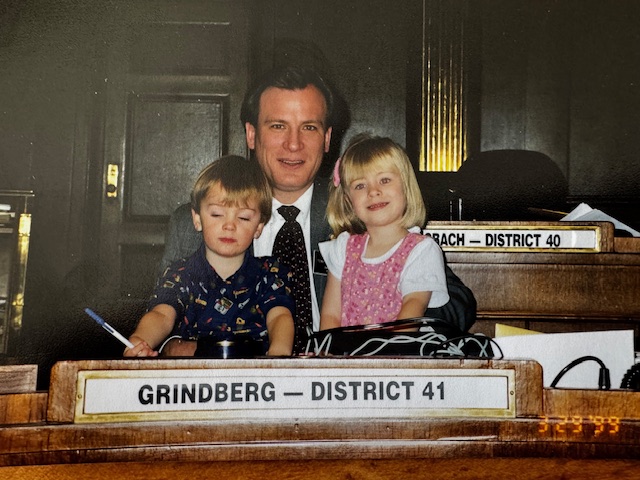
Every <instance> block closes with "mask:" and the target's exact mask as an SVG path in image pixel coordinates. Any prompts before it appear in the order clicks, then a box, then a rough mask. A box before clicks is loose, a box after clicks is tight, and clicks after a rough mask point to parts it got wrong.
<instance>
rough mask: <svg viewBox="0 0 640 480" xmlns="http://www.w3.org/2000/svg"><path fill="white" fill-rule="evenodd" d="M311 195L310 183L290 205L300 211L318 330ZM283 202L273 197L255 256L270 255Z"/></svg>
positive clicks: (314, 327) (314, 328)
mask: <svg viewBox="0 0 640 480" xmlns="http://www.w3.org/2000/svg"><path fill="white" fill-rule="evenodd" d="M312 196H313V185H311V186H310V187H309V188H308V189H307V191H306V192H304V193H303V194H302V195H301V196H300V198H298V200H296V201H295V202H294V203H292V204H291V205H293V206H295V207H297V208H298V209H300V213H299V214H298V216H297V217H296V221H297V222H298V223H299V224H300V226H301V227H302V233H303V235H304V243H305V248H306V249H307V262H308V265H309V279H310V286H311V315H312V317H313V330H314V331H318V330H319V328H320V307H319V305H318V299H317V298H316V289H315V288H314V283H313V273H312V263H311V219H310V218H311V197H312ZM282 205H283V203H281V202H279V201H278V200H276V199H275V198H274V199H273V205H272V207H271V218H270V219H269V221H268V222H267V224H266V225H265V226H264V229H263V230H262V235H260V238H257V239H256V240H254V241H253V253H254V255H255V256H256V257H264V256H267V255H272V252H273V243H274V242H275V240H276V235H277V234H278V232H279V231H280V228H281V227H282V225H284V218H283V216H282V215H280V213H278V208H280V207H281V206H282Z"/></svg>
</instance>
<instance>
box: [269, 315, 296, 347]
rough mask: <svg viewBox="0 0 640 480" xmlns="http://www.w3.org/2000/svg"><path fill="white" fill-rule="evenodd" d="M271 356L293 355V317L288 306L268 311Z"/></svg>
mask: <svg viewBox="0 0 640 480" xmlns="http://www.w3.org/2000/svg"><path fill="white" fill-rule="evenodd" d="M267 332H269V351H268V352H267V355H270V356H291V352H292V351H293V317H292V316H291V311H290V310H289V309H288V308H286V307H273V308H272V309H271V310H269V312H268V313H267Z"/></svg>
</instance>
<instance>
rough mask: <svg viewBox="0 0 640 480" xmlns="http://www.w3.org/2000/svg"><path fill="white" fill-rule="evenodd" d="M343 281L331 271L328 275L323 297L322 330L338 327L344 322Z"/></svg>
mask: <svg viewBox="0 0 640 480" xmlns="http://www.w3.org/2000/svg"><path fill="white" fill-rule="evenodd" d="M340 285H341V282H340V280H338V279H337V278H336V277H334V276H333V275H332V274H331V273H329V274H328V277H327V286H326V287H325V289H324V297H323V299H322V311H321V312H320V330H327V329H330V328H338V327H340V326H341V324H342V320H341V318H342V300H341V296H340Z"/></svg>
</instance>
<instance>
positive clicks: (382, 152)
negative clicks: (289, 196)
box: [327, 134, 427, 236]
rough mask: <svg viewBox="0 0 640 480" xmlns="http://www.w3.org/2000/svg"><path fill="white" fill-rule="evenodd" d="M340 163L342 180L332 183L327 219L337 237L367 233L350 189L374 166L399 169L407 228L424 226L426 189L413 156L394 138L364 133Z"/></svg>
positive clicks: (338, 173) (352, 144)
mask: <svg viewBox="0 0 640 480" xmlns="http://www.w3.org/2000/svg"><path fill="white" fill-rule="evenodd" d="M339 162H340V163H339V168H338V169H337V172H336V174H337V175H334V179H335V180H338V179H339V182H338V185H335V183H334V182H332V183H331V185H330V186H329V204H328V205H327V220H328V221H329V225H330V226H331V229H332V230H333V234H334V235H335V236H337V235H339V234H340V233H342V232H349V233H350V234H361V233H364V232H366V230H367V228H366V226H365V225H364V223H363V222H362V221H361V220H360V219H359V218H358V217H357V216H356V214H355V213H354V212H353V207H352V205H351V200H350V199H349V195H348V193H347V192H348V189H349V184H350V183H351V182H352V181H353V180H355V179H357V178H361V177H363V176H364V174H365V172H369V171H371V170H372V169H380V170H382V171H385V170H389V169H390V168H391V169H393V170H396V171H397V172H398V174H399V175H400V178H401V180H402V185H403V191H404V195H405V198H406V203H407V207H406V210H405V212H404V215H403V216H402V225H403V226H404V227H405V228H411V227H414V226H419V227H423V226H424V224H425V221H426V216H427V212H426V207H425V205H424V200H423V198H422V192H421V191H420V187H419V186H418V181H417V179H416V175H415V172H414V171H413V166H412V165H411V162H410V161H409V157H408V156H407V154H406V152H405V151H404V149H403V148H402V147H401V146H400V145H398V144H397V143H395V142H394V141H393V140H391V139H390V138H386V137H373V136H370V135H367V134H360V135H357V136H356V137H354V138H353V139H352V140H351V141H350V142H349V145H347V148H346V150H345V151H344V153H343V154H342V158H341V159H340V160H339Z"/></svg>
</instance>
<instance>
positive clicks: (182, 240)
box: [158, 177, 331, 306]
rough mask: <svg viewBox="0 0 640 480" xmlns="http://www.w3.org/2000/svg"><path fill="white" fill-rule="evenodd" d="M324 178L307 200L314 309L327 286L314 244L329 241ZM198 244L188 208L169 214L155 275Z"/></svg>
mask: <svg viewBox="0 0 640 480" xmlns="http://www.w3.org/2000/svg"><path fill="white" fill-rule="evenodd" d="M328 184H329V180H328V179H327V178H321V177H317V178H316V180H315V182H314V187H313V196H312V197H311V212H310V216H311V218H310V224H311V238H310V241H311V261H312V269H313V272H314V273H313V284H314V286H315V290H316V297H317V299H318V305H320V306H321V305H322V296H323V294H324V287H325V285H326V283H327V274H326V268H325V267H324V262H322V261H321V260H320V258H321V257H320V252H319V250H318V243H320V242H324V241H325V240H329V235H330V234H331V229H330V228H329V224H328V223H327V217H326V215H325V212H326V208H327V201H328V196H329V193H328V188H327V186H328ZM201 242H202V233H201V232H198V231H197V230H196V229H195V228H194V227H193V221H192V219H191V204H189V203H185V204H183V205H180V206H179V207H178V208H177V209H175V210H174V211H173V213H172V214H171V217H170V218H169V227H168V229H167V233H166V238H165V247H164V252H163V255H162V260H161V261H160V266H159V272H158V274H159V275H160V274H162V272H164V270H165V268H167V267H168V266H169V265H171V263H173V262H175V261H176V260H178V259H180V258H184V257H188V256H190V255H191V254H192V253H193V252H195V251H196V250H197V249H198V247H199V246H200V243H201Z"/></svg>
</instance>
